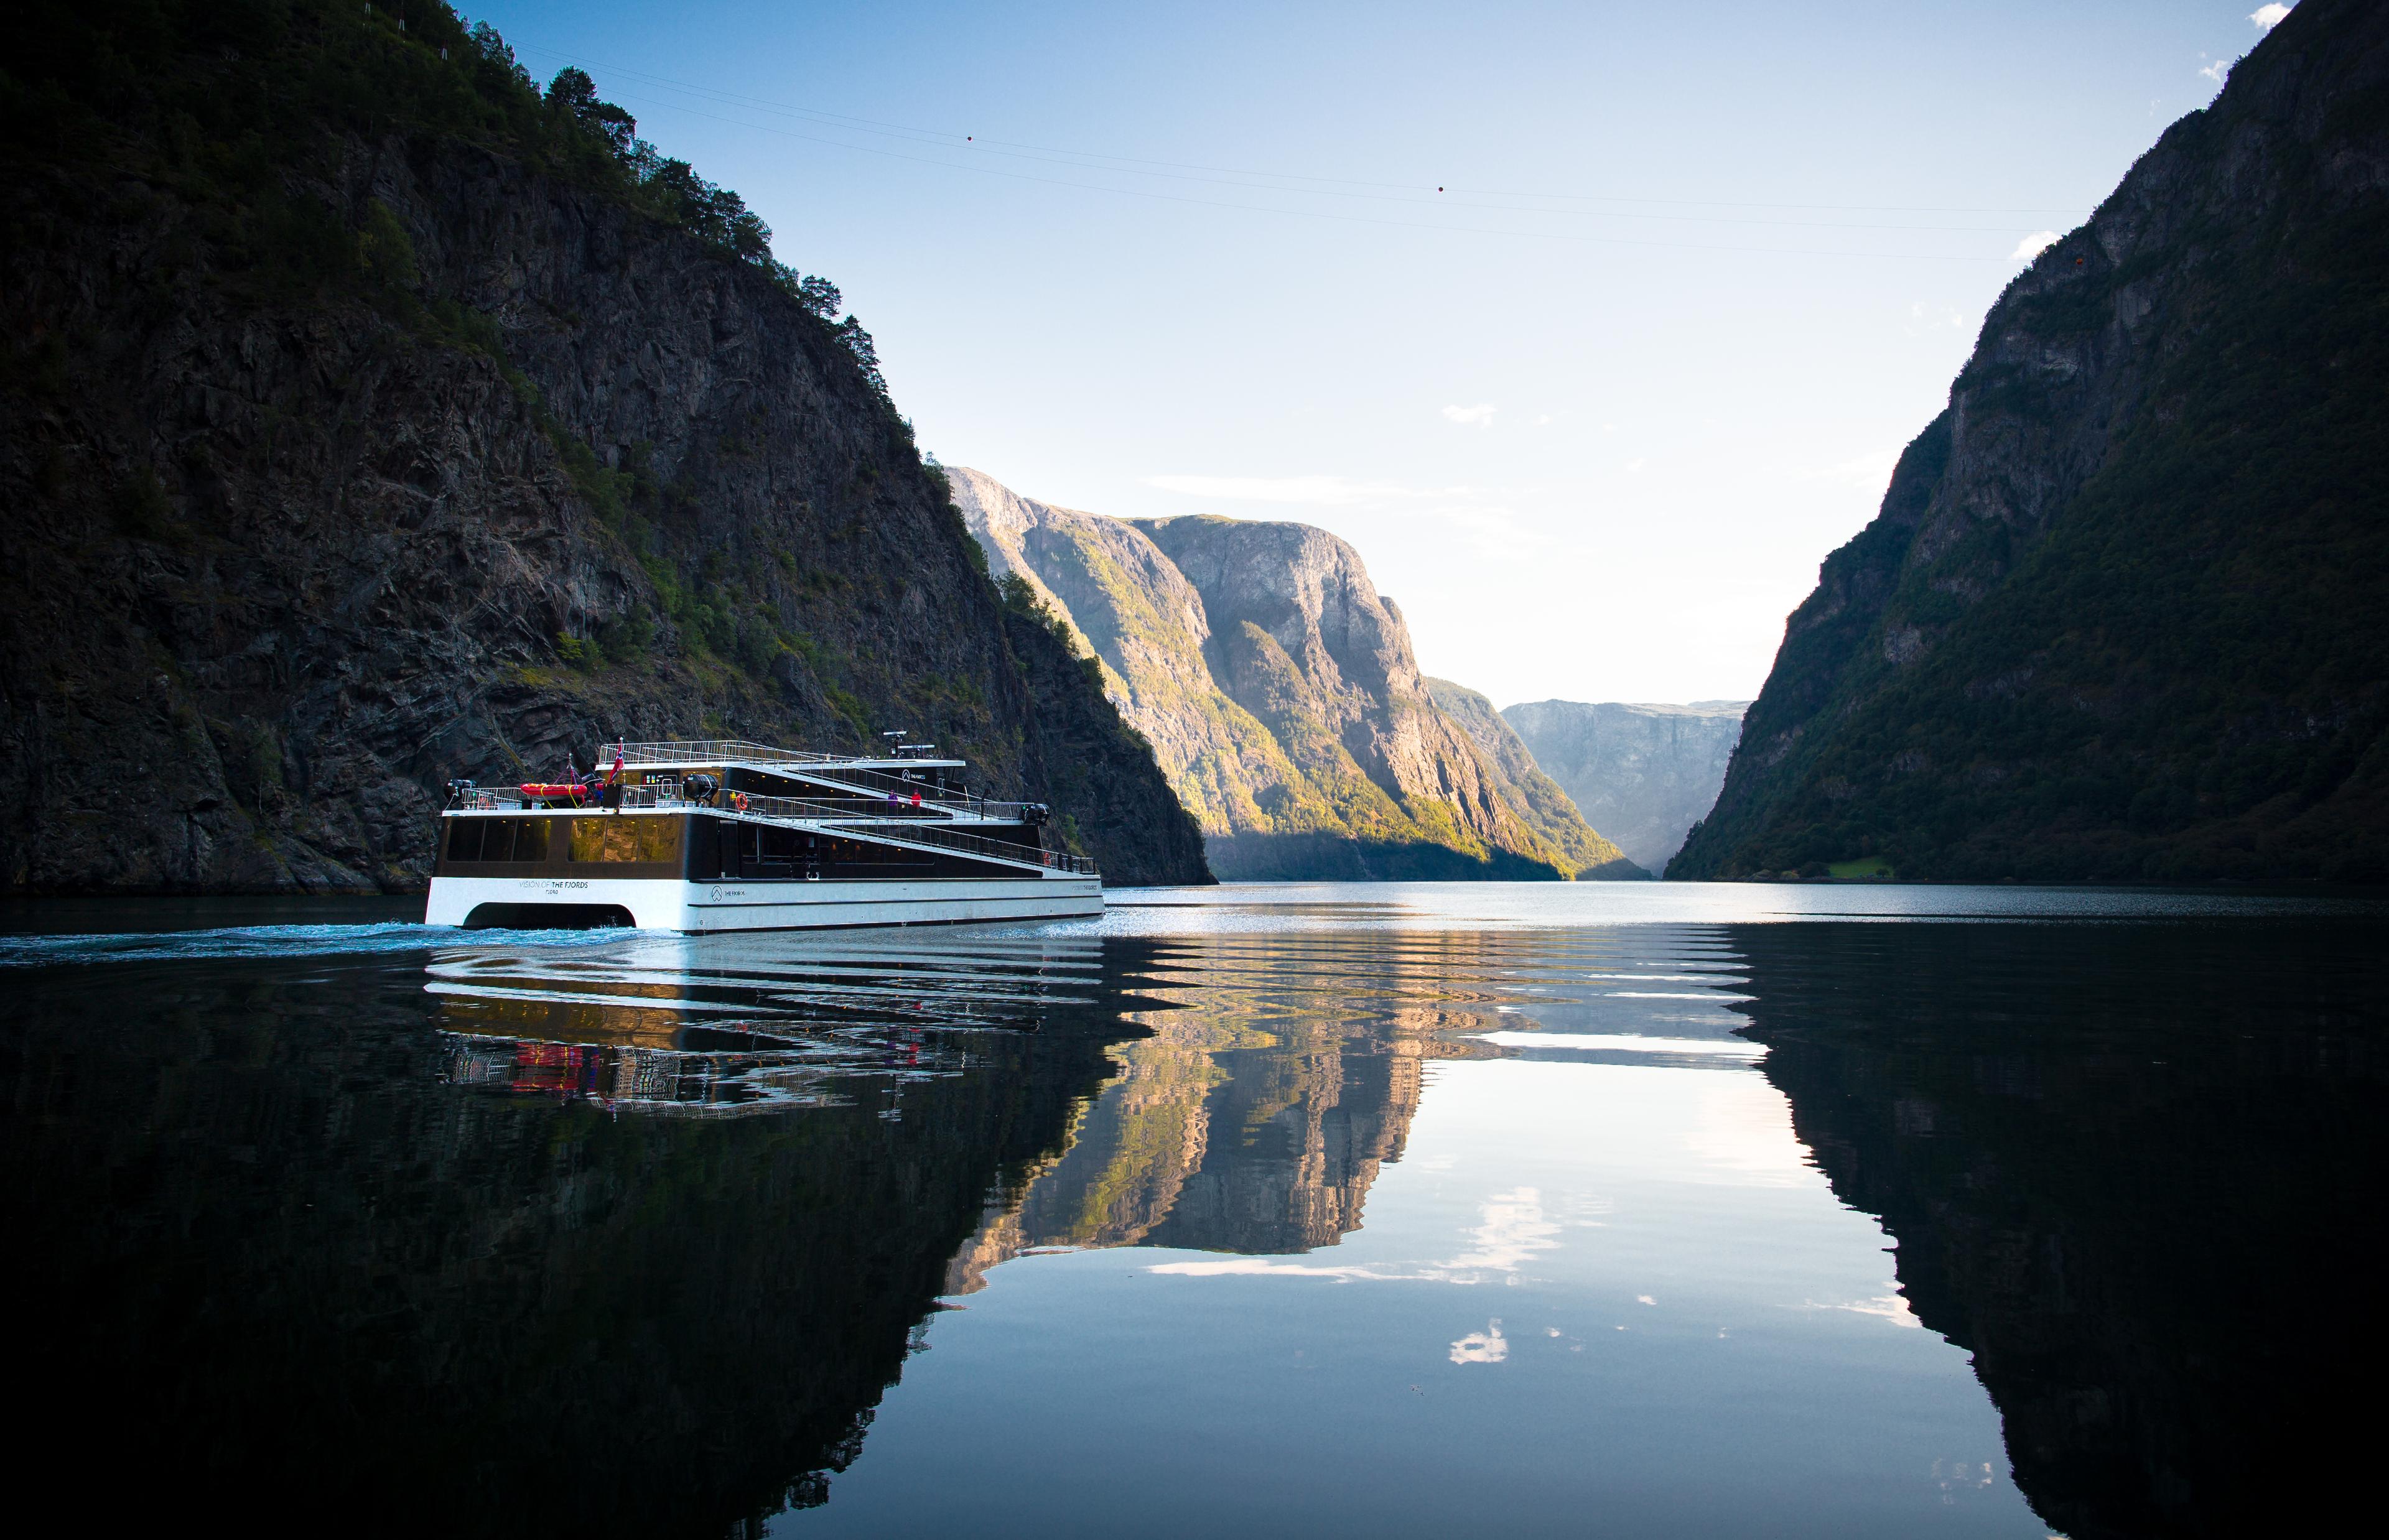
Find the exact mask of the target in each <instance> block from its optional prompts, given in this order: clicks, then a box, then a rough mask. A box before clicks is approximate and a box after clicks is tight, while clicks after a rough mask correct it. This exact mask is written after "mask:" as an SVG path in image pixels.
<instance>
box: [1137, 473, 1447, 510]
mask: <svg viewBox="0 0 2389 1540" xmlns="http://www.w3.org/2000/svg"><path fill="white" fill-rule="evenodd" d="M1144 484H1145V485H1146V486H1148V487H1157V488H1159V489H1160V490H1163V491H1165V492H1183V493H1185V494H1186V495H1187V496H1189V497H1217V498H1225V499H1228V500H1229V501H1231V502H1236V503H1302V504H1305V505H1308V506H1310V507H1314V508H1348V507H1350V506H1352V505H1353V504H1355V503H1382V502H1385V501H1386V500H1387V499H1389V498H1418V497H1448V496H1450V495H1452V494H1453V493H1454V492H1458V491H1462V490H1463V489H1460V488H1442V489H1429V488H1424V487H1404V486H1400V485H1398V484H1397V483H1394V482H1391V481H1351V480H1347V479H1346V478H1345V477H1340V476H1277V477H1270V476H1148V477H1145V478H1144Z"/></svg>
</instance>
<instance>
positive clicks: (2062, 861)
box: [1678, 0, 2389, 881]
mask: <svg viewBox="0 0 2389 1540" xmlns="http://www.w3.org/2000/svg"><path fill="white" fill-rule="evenodd" d="M2384 452H2389V6H2381V5H2378V4H2366V3H2358V0H2305V3H2304V4H2302V5H2300V6H2297V8H2296V9H2294V10H2293V11H2291V12H2290V13H2289V15H2288V17H2287V18H2286V19H2283V20H2282V21H2280V24H2279V25H2278V26H2276V27H2274V28H2273V30H2272V31H2271V32H2269V33H2268V35H2267V36H2266V37H2265V39H2264V40H2263V41H2262V42H2261V43H2259V44H2258V45H2257V46H2256V48H2255V51H2254V52H2252V53H2250V54H2249V55H2248V56H2247V57H2245V58H2243V59H2242V60H2241V61H2240V62H2239V63H2238V64H2237V65H2236V66H2235V67H2233V69H2232V70H2231V74H2230V78H2229V83H2227V84H2226V86H2225V87H2224V89H2223V92H2222V93H2221V95H2218V96H2217V98H2216V100H2215V102H2214V104H2213V105H2212V106H2211V107H2208V108H2205V109H2204V110H2203V111H2198V112H2193V113H2191V114H2190V115H2189V116H2187V117H2185V118H2183V119H2182V120H2180V121H2178V122H2176V123H2175V124H2174V125H2173V126H2172V127H2170V128H2168V129H2167V130H2166V131H2165V134H2164V135H2163V137H2161V138H2160V139H2159V140H2158V142H2157V144H2156V146H2154V147H2153V149H2151V150H2150V151H2149V152H2148V154H2146V155H2145V156H2143V157H2141V158H2140V161H2139V163H2138V164H2136V165H2135V166H2134V167H2133V168H2132V170H2131V172H2129V174H2127V176H2126V177H2125V178H2124V180H2123V182H2122V184H2121V185H2119V186H2118V187H2117V188H2116V189H2115V191H2114V193H2113V194H2112V195H2110V196H2109V197H2107V198H2106V200H2105V201H2104V202H2103V203H2102V204H2101V205H2100V207H2099V209H2098V210H2097V212H2095V213H2094V214H2093V215H2092V216H2091V218H2090V220H2089V223H2087V224H2085V225H2084V226H2082V227H2081V228H2080V229H2078V230H2076V231H2074V232H2073V233H2072V234H2070V235H2067V236H2065V237H2064V238H2063V239H2062V240H2060V241H2058V242H2057V243H2055V244H2054V245H2052V246H2050V248H2048V249H2047V250H2045V251H2043V252H2042V253H2041V254H2040V255H2039V256H2038V258H2037V259H2036V260H2035V261H2033V263H2032V265H2031V266H2030V267H2029V268H2028V269H2027V270H2026V271H2025V272H2024V273H2023V274H2020V275H2019V276H2018V277H2017V278H2016V279H2015V280H2014V282H2012V284H2010V285H2009V286H2008V289H2007V292H2006V293H2005V294H2003V295H2002V296H2001V297H2000V298H1999V302H1998V303H1997V304H1996V305H1994V306H1993V307H1992V309H1991V311H1990V313H1989V314H1988V315H1987V317H1986V318H1985V320H1984V322H1983V329H1982V335H1981V338H1980V340H1979V342H1978V343H1977V345H1976V347H1975V350H1974V356H1973V357H1972V358H1971V359H1969V360H1968V362H1967V363H1966V366H1965V368H1964V369H1963V371H1961V373H1960V375H1958V378H1957V380H1956V382H1955V383H1954V384H1953V385H1952V387H1951V388H1950V393H1949V405H1948V410H1947V411H1945V412H1944V413H1943V414H1941V415H1940V416H1938V417H1936V418H1935V420H1934V421H1933V422H1932V423H1931V424H1930V425H1929V426H1926V427H1925V429H1924V430H1923V432H1922V433H1921V434H1919V435H1918V436H1917V438H1916V439H1915V441H1914V442H1912V443H1910V445H1909V446H1908V449H1907V451H1906V452H1905V453H1904V454H1903V455H1902V456H1901V457H1900V460H1899V463H1898V465H1897V469H1896V470H1895V471H1894V473H1893V476H1892V480H1891V484H1890V487H1889V489H1888V490H1887V491H1886V492H1885V493H1884V500H1883V504H1882V511H1881V513H1880V514H1879V515H1878V516H1877V517H1876V518H1875V520H1874V521H1873V522H1872V524H1870V525H1868V526H1867V527H1866V528H1865V529H1864V530H1862V531H1861V532H1860V533H1859V535H1858V536H1857V537H1856V538H1855V539H1854V540H1852V541H1850V542H1849V543H1848V544H1847V545H1845V546H1843V547H1842V548H1841V549H1840V550H1838V551H1836V552H1834V553H1833V554H1832V555H1831V556H1829V557H1827V558H1826V560H1825V563H1824V565H1823V567H1822V568H1821V570H1820V573H1819V575H1818V585H1817V589H1816V592H1814V593H1812V594H1811V595H1810V596H1809V597H1808V600H1807V601H1806V602H1805V603H1803V604H1802V605H1800V607H1799V608H1798V609H1797V610H1795V611H1794V612H1793V614H1792V617H1791V618H1790V620H1789V622H1788V623H1787V624H1786V626H1785V629H1784V636H1783V644H1782V650H1781V651H1780V652H1779V653H1778V654H1777V655H1776V659H1775V666H1774V669H1773V671H1772V672H1771V673H1770V674H1769V678H1768V681H1767V685H1766V687H1765V689H1764V690H1762V691H1761V692H1760V694H1759V696H1758V699H1757V702H1756V703H1754V704H1753V705H1752V706H1751V709H1750V713H1749V717H1748V719H1747V725H1746V728H1745V731H1744V734H1743V741H1742V745H1741V748H1740V749H1739V751H1738V752H1737V753H1736V754H1735V756H1734V759H1733V764H1732V768H1731V770H1730V771H1729V772H1728V774H1727V776H1726V781H1725V785H1724V788H1723V790H1722V792H1721V793H1720V795H1719V797H1718V805H1717V808H1716V810H1715V812H1714V813H1713V814H1711V815H1710V817H1709V818H1708V819H1706V821H1704V822H1703V824H1702V825H1701V827H1700V828H1699V829H1698V830H1697V831H1695V833H1694V834H1693V836H1692V838H1691V839H1690V840H1689V841H1688V842H1687V844H1686V846H1685V847H1684V851H1683V853H1682V855H1680V857H1678V868H1679V870H1680V871H1681V872H1684V873H1686V874H1698V875H1704V876H1733V875H1741V874H1747V873H1751V872H1778V871H1784V870H1794V871H1799V872H1809V873H1812V874H1813V873H1815V872H1822V871H1824V870H1826V868H1827V867H1828V865H1829V864H1830V863H1833V862H1837V861H1846V860H1856V859H1869V858H1872V859H1875V860H1878V861H1882V862H1887V863H1888V864H1889V865H1890V866H1891V867H1893V868H1895V869H1896V870H1897V872H1899V873H1900V874H1901V875H1903V876H1911V877H1939V878H1953V879H1983V878H1996V877H2017V878H2037V879H2063V880H2084V879H2088V880H2110V881H2114V880H2167V879H2181V878H2211V877H2243V878H2270V877H2319V878H2339V879H2345V880H2379V879H2381V878H2383V877H2389V626H2384V625H2383V621H2382V617H2383V612H2384V602H2389V477H2383V472H2382V465H2383V461H2384V457H2389V454H2385V453H2384Z"/></svg>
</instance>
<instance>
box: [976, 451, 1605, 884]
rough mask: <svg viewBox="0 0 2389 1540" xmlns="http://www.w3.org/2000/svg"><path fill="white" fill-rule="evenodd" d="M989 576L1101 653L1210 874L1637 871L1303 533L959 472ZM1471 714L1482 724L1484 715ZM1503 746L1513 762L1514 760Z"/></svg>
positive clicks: (1372, 592) (1340, 554)
mask: <svg viewBox="0 0 2389 1540" xmlns="http://www.w3.org/2000/svg"><path fill="white" fill-rule="evenodd" d="M950 474H951V476H952V479H953V486H954V492H955V498H956V502H957V503H958V505H959V506H960V507H961V508H962V509H963V512H964V517H965V520H966V522H967V523H968V525H969V527H970V528H971V530H972V532H973V533H974V534H976V535H977V536H978V538H979V540H980V541H981V543H982V544H983V545H984V546H985V547H986V550H987V554H988V561H989V564H990V567H991V568H993V569H995V570H997V571H999V572H1002V573H1005V574H1011V575H1017V576H1018V577H1019V578H1020V579H1022V580H1023V581H1025V582H1027V583H1028V585H1029V586H1030V588H1031V589H1032V590H1034V591H1035V592H1036V593H1037V594H1038V596H1039V597H1040V598H1041V600H1042V601H1043V602H1045V603H1047V604H1048V605H1050V606H1051V607H1053V608H1054V611H1055V612H1056V614H1057V615H1058V616H1059V617H1061V618H1063V619H1064V621H1065V622H1066V623H1067V630H1069V632H1070V633H1071V634H1072V635H1074V636H1075V637H1077V638H1078V639H1080V641H1082V642H1083V643H1085V644H1086V646H1087V647H1088V649H1089V651H1090V652H1092V654H1093V655H1094V656H1095V657H1096V658H1097V659H1098V660H1099V661H1100V663H1101V666H1102V668H1103V671H1104V676H1103V677H1104V680H1105V686H1106V688H1107V690H1108V691H1109V692H1110V693H1111V695H1112V698H1113V700H1114V702H1115V703H1116V704H1117V705H1118V706H1119V708H1120V710H1121V711H1122V713H1123V715H1124V716H1125V717H1126V718H1127V719H1128V720H1129V721H1130V722H1131V723H1132V724H1133V725H1134V726H1135V727H1136V728H1137V729H1138V731H1140V732H1143V734H1144V736H1145V737H1146V738H1147V739H1148V740H1149V741H1150V742H1151V743H1152V744H1153V745H1154V752H1155V756H1156V758H1157V759H1158V760H1159V762H1160V764H1161V766H1162V768H1163V769H1164V770H1165V771H1166V772H1167V773H1168V774H1169V779H1170V782H1171V783H1172V785H1174V786H1175V787H1176V788H1177V790H1178V793H1179V795H1180V796H1181V797H1182V799H1183V801H1184V802H1185V804H1186V807H1187V808H1188V810H1189V811H1190V812H1191V813H1192V814H1193V815H1194V817H1195V818H1196V819H1197V820H1198V821H1200V823H1201V824H1202V827H1203V830H1204V834H1205V835H1206V847H1207V853H1208V857H1209V859H1210V862H1211V865H1212V866H1213V868H1214V869H1215V870H1216V871H1218V872H1219V873H1220V875H1221V876H1223V877H1246V878H1259V877H1309V878H1360V879H1366V878H1379V877H1384V878H1397V877H1406V878H1465V877H1547V876H1553V875H1564V876H1596V877H1616V876H1639V875H1641V874H1642V873H1641V872H1640V871H1639V870H1638V869H1636V868H1634V867H1633V866H1632V864H1631V863H1630V862H1628V861H1626V860H1625V859H1624V858H1623V857H1622V856H1621V855H1620V854H1619V852H1618V851H1617V849H1616V846H1613V845H1611V844H1610V843H1609V842H1608V841H1607V840H1605V839H1603V837H1602V836H1601V835H1600V834H1596V833H1594V832H1593V830H1592V829H1591V828H1590V827H1589V826H1587V825H1586V824H1585V822H1584V821H1583V819H1581V818H1580V817H1578V814H1577V812H1576V809H1575V808H1573V807H1572V806H1570V805H1569V804H1568V801H1567V798H1566V796H1565V794H1562V793H1560V792H1559V791H1558V790H1557V788H1556V787H1552V786H1550V785H1549V783H1548V782H1542V781H1540V778H1539V776H1537V780H1538V782H1539V783H1537V784H1532V785H1531V786H1530V783H1529V782H1528V781H1527V779H1525V777H1526V776H1528V775H1536V773H1537V772H1534V770H1533V765H1532V757H1531V756H1529V755H1527V753H1526V752H1525V749H1524V747H1523V745H1515V743H1514V738H1512V739H1510V740H1509V742H1507V743H1504V742H1502V741H1501V740H1503V739H1504V738H1505V737H1507V733H1506V729H1499V728H1498V719H1494V721H1495V724H1496V725H1495V726H1493V727H1488V728H1487V729H1486V731H1485V732H1481V733H1480V732H1472V730H1471V729H1470V728H1469V727H1467V726H1465V725H1463V718H1464V717H1465V716H1466V710H1465V709H1464V707H1463V709H1460V710H1455V709H1453V705H1454V702H1455V701H1457V700H1458V699H1459V698H1460V697H1461V696H1465V697H1467V698H1468V699H1469V700H1473V701H1475V702H1476V703H1478V704H1479V705H1483V704H1484V703H1483V697H1481V696H1476V695H1475V694H1473V693H1472V692H1467V691H1464V690H1460V689H1459V687H1457V686H1451V687H1450V689H1451V690H1453V691H1456V692H1457V694H1456V695H1454V696H1453V697H1452V698H1451V699H1450V700H1446V699H1444V698H1443V697H1442V695H1441V694H1440V692H1441V690H1442V689H1443V688H1444V687H1442V686H1441V685H1440V684H1439V683H1437V681H1428V680H1426V679H1424V677H1423V676H1422V675H1421V674H1420V672H1419V668H1418V663H1417V660H1416V658H1415V656H1414V655H1413V654H1412V647H1411V640H1410V632H1409V629H1408V628H1407V627H1406V626H1405V625H1404V624H1403V621H1402V617H1401V613H1400V611H1399V609H1398V608H1396V607H1395V605H1393V603H1392V602H1391V601H1389V600H1387V599H1386V598H1385V597H1384V596H1383V595H1381V594H1379V593H1378V592H1376V587H1375V585H1374V584H1373V582H1371V580H1370V579H1369V574H1368V570H1367V568H1366V567H1365V566H1363V565H1362V564H1361V557H1360V554H1359V553H1357V552H1355V551H1354V550H1353V549H1352V548H1351V547H1350V546H1349V545H1348V544H1346V543H1345V542H1344V541H1340V540H1337V539H1336V538H1335V536H1333V535H1330V534H1328V533H1327V532H1326V531H1324V530H1322V529H1316V528H1310V527H1309V526H1307V525H1300V524H1281V523H1260V522H1248V521H1245V520H1238V519H1225V518H1214V517H1190V518H1171V519H1147V520H1120V519H1113V518H1107V517H1105V516H1103V515H1097V514H1090V513H1083V512H1080V511H1079V510H1076V509H1069V508H1059V507H1055V506H1054V505H1052V504H1050V503H1039V502H1037V501H1035V500H1033V499H1029V498H1024V497H1021V496H1019V495H1018V494H1017V493H1016V492H1014V491H1012V490H1010V489H1008V488H1006V487H1004V486H1003V484H1002V483H1000V482H998V481H996V480H995V479H994V478H993V477H989V476H986V475H984V474H983V473H981V472H977V471H973V470H955V471H952V472H951V473H950ZM1483 715H1485V716H1486V717H1488V718H1490V717H1491V715H1492V714H1491V709H1490V707H1489V706H1485V709H1484V712H1483ZM1513 751H1514V757H1515V758H1517V759H1519V760H1520V761H1523V764H1522V765H1521V766H1520V767H1518V768H1516V769H1513V768H1510V767H1508V766H1507V763H1506V761H1505V759H1504V755H1505V754H1510V753H1512V752H1513Z"/></svg>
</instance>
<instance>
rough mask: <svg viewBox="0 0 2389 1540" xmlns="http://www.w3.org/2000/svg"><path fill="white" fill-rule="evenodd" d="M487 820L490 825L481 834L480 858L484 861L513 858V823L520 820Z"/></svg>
mask: <svg viewBox="0 0 2389 1540" xmlns="http://www.w3.org/2000/svg"><path fill="white" fill-rule="evenodd" d="M521 821H522V820H520V819H517V818H493V819H490V820H488V823H489V825H490V827H489V830H488V832H487V833H485V834H482V835H481V859H483V860H485V861H505V860H512V859H514V848H515V825H516V824H517V823H520V822H521Z"/></svg>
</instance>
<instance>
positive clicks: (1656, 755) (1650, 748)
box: [1501, 700, 1750, 874]
mask: <svg viewBox="0 0 2389 1540" xmlns="http://www.w3.org/2000/svg"><path fill="white" fill-rule="evenodd" d="M1749 705H1750V703H1749V702H1748V701H1694V702H1693V703H1692V704H1691V705H1689V706H1646V705H1627V704H1624V703H1621V702H1616V701H1603V702H1602V703H1601V704H1599V705H1591V706H1589V705H1586V704H1585V703H1584V702H1581V701H1557V700H1553V701H1528V702H1527V703H1525V704H1523V705H1519V706H1511V707H1509V708H1508V709H1507V710H1505V711H1503V712H1502V713H1501V717H1502V719H1503V720H1504V721H1506V722H1507V723H1509V725H1510V726H1511V727H1513V728H1514V729H1516V731H1517V734H1518V736H1519V738H1520V739H1521V740H1523V741H1524V742H1525V744H1526V746H1527V749H1528V750H1529V751H1531V752H1532V754H1533V755H1534V757H1535V762H1536V763H1537V764H1539V765H1540V766H1542V767H1543V768H1544V769H1545V770H1548V771H1549V772H1550V774H1551V778H1552V780H1553V781H1555V782H1557V783H1559V784H1560V786H1561V787H1562V788H1563V789H1565V791H1566V793H1567V795H1568V796H1569V797H1571V798H1572V799H1573V800H1574V801H1575V803H1576V807H1577V809H1578V811H1579V812H1581V813H1582V814H1583V815H1584V816H1585V817H1586V818H1587V819H1590V820H1592V821H1596V822H1598V823H1599V825H1600V826H1601V827H1602V828H1603V829H1605V830H1607V831H1609V834H1610V836H1611V837H1612V838H1614V839H1616V841H1617V846H1618V848H1619V849H1621V850H1623V851H1625V852H1626V854H1627V856H1628V857H1629V858H1630V859H1633V860H1635V861H1637V862H1639V863H1641V864H1642V866H1644V867H1646V868H1648V869H1649V870H1651V871H1652V872H1659V873H1662V874H1665V872H1666V871H1667V863H1668V861H1670V860H1671V859H1674V858H1675V854H1676V852H1677V851H1678V850H1679V849H1680V848H1682V846H1683V843H1684V832H1685V831H1686V830H1688V829H1690V828H1691V827H1692V826H1693V824H1695V823H1697V822H1699V821H1700V820H1701V819H1702V818H1703V817H1705V816H1706V814H1707V812H1708V810H1709V808H1712V807H1714V806H1716V804H1717V795H1718V786H1719V785H1720V784H1722V783H1723V782H1724V781H1725V768H1726V762H1727V761H1728V760H1730V759H1731V758H1732V757H1733V745H1734V744H1735V743H1736V742H1737V741H1739V740H1740V738H1741V737H1742V714H1743V712H1744V709H1746V708H1747V707H1748V706H1749Z"/></svg>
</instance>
